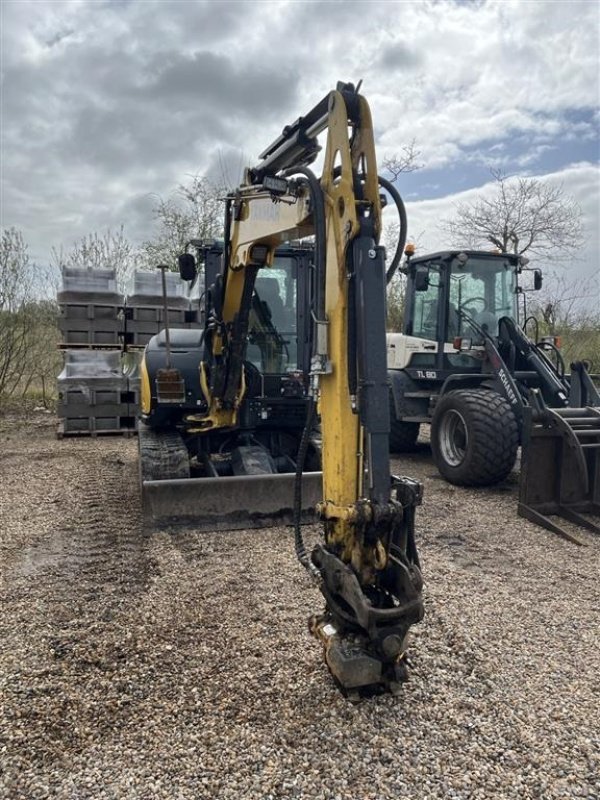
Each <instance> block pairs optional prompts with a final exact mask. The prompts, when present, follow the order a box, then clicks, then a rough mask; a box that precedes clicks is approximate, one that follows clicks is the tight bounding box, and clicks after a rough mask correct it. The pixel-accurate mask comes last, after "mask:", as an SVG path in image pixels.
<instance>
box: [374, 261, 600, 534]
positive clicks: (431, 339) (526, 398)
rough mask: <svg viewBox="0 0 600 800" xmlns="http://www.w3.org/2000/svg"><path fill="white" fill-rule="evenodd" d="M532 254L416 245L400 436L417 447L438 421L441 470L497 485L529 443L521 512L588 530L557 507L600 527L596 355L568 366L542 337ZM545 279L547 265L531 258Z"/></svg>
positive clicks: (399, 346) (397, 388) (392, 348)
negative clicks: (420, 251) (428, 249)
mask: <svg viewBox="0 0 600 800" xmlns="http://www.w3.org/2000/svg"><path fill="white" fill-rule="evenodd" d="M527 263H528V262H527V259H526V258H524V257H523V256H518V255H513V254H510V253H499V252H480V251H471V250H449V251H444V252H438V253H434V254H431V255H423V256H419V257H418V258H417V257H414V256H413V254H412V251H410V250H409V252H408V254H407V260H406V263H405V266H404V268H403V270H404V272H405V273H406V276H407V286H406V309H405V319H404V331H403V333H400V334H393V333H391V334H388V367H389V369H390V378H391V398H392V403H391V406H392V410H391V413H392V422H391V438H390V441H391V446H392V449H393V450H394V451H396V452H403V451H406V450H409V449H411V448H412V447H413V446H414V444H415V442H416V439H417V436H418V432H419V426H420V424H422V423H428V424H430V426H431V449H432V452H433V457H434V460H435V463H436V465H437V467H438V469H439V471H440V473H441V474H442V476H443V477H444V478H445V479H446V480H448V481H449V482H450V483H454V484H457V485H462V486H488V485H490V484H494V483H497V482H498V481H501V480H503V479H504V478H506V477H507V475H508V474H509V473H510V471H511V470H512V468H513V466H514V464H515V460H516V457H517V450H518V447H519V445H523V456H522V467H521V483H520V500H519V513H520V514H521V515H522V516H525V517H527V518H528V519H530V520H532V521H534V522H536V523H538V524H540V525H543V526H544V527H546V528H548V529H549V530H552V531H554V532H556V533H558V534H560V535H562V536H565V537H566V538H570V539H572V540H573V541H578V542H579V541H580V540H579V538H578V537H576V536H574V535H573V534H571V533H569V532H568V531H567V530H566V529H565V528H564V527H563V526H561V525H560V524H559V523H558V522H557V521H555V520H553V519H552V518H551V517H553V516H555V515H558V516H563V517H565V518H567V519H569V520H570V521H571V522H575V523H576V524H578V525H582V526H583V527H586V528H588V529H589V530H592V531H594V532H596V533H600V528H599V527H598V526H597V525H596V524H595V523H594V522H593V520H590V519H588V518H586V517H584V516H582V514H583V513H585V512H591V513H592V514H598V513H599V512H600V395H599V394H598V390H597V389H596V387H595V385H594V384H593V382H592V381H591V379H590V376H589V374H588V372H587V369H586V365H585V364H584V363H581V362H577V363H574V364H572V365H571V372H570V374H567V372H566V369H565V364H564V361H563V359H562V357H561V354H560V350H559V349H558V348H557V346H556V345H557V343H556V342H555V341H554V339H553V337H547V338H542V339H541V340H540V341H533V340H532V339H531V338H529V336H528V335H527V334H526V333H525V330H524V329H523V328H522V327H521V326H520V325H519V323H518V320H519V319H522V320H524V327H527V326H528V325H529V327H533V329H534V331H535V338H536V340H537V339H539V336H538V335H537V324H536V323H535V320H534V319H533V318H532V317H529V318H527V313H526V295H525V292H524V290H523V278H524V275H525V274H526V273H527V272H528V271H530V270H529V268H528V267H527V266H526V265H527ZM531 271H532V272H533V276H534V289H539V288H541V285H542V274H541V271H540V270H538V269H536V270H531Z"/></svg>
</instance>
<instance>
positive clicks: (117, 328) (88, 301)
mask: <svg viewBox="0 0 600 800" xmlns="http://www.w3.org/2000/svg"><path fill="white" fill-rule="evenodd" d="M57 300H58V305H59V309H60V323H59V326H60V330H61V333H62V346H63V347H120V345H121V337H122V335H123V295H122V294H119V292H117V288H116V274H115V270H111V269H74V268H65V269H63V285H62V290H61V291H60V292H59V293H58V297H57Z"/></svg>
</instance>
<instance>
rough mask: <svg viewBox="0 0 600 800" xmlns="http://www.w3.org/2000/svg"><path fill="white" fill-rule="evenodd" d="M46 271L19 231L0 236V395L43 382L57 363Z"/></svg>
mask: <svg viewBox="0 0 600 800" xmlns="http://www.w3.org/2000/svg"><path fill="white" fill-rule="evenodd" d="M47 280H48V271H47V269H45V268H43V267H40V266H39V265H37V264H35V263H34V262H33V261H32V260H31V258H30V256H29V251H28V248H27V244H26V242H25V240H24V238H23V234H22V233H21V231H19V230H17V229H16V228H7V229H5V230H3V232H2V238H1V240H0V400H1V399H2V397H11V396H13V395H14V394H15V393H17V392H19V393H20V394H21V395H23V396H24V395H25V393H26V392H27V391H28V390H29V388H30V387H31V386H32V384H36V387H37V385H38V384H39V383H40V380H41V386H42V397H43V400H44V403H45V402H46V399H47V398H46V383H47V381H48V379H49V377H50V371H53V372H54V375H55V374H56V372H55V370H56V367H57V364H58V360H59V359H58V356H57V352H56V343H57V341H58V327H57V319H58V309H57V306H56V303H55V302H54V301H53V300H47V299H44V298H45V296H46V295H47V292H48V285H47Z"/></svg>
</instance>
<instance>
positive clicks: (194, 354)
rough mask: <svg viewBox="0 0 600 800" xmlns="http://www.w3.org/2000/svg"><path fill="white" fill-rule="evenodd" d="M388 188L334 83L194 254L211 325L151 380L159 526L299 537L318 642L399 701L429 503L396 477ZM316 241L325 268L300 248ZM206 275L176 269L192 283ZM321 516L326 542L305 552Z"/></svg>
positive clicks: (151, 464)
mask: <svg viewBox="0 0 600 800" xmlns="http://www.w3.org/2000/svg"><path fill="white" fill-rule="evenodd" d="M321 134H324V135H325V136H324V138H325V151H324V154H323V167H322V171H321V174H320V176H317V174H315V172H313V170H312V169H311V168H310V165H311V164H312V162H313V161H314V160H315V158H316V157H317V155H318V153H319V151H320V147H321V146H320V144H319V141H318V137H319V136H320V135H321ZM386 184H387V182H386V181H385V179H381V178H379V177H378V174H377V165H376V157H375V147H374V137H373V125H372V121H371V114H370V110H369V106H368V104H367V101H366V100H365V98H364V97H363V96H362V95H361V94H360V93H359V92H358V90H357V89H355V88H354V86H352V85H351V84H338V86H337V88H336V89H335V90H334V91H331V92H330V93H329V94H328V95H327V96H326V97H325V98H323V100H321V102H319V103H318V104H317V105H316V106H315V107H314V108H312V109H311V110H310V111H309V112H308V113H307V114H305V115H304V116H302V117H300V118H299V119H297V120H296V121H295V122H293V123H292V124H291V125H288V126H286V127H285V128H284V129H283V132H282V134H281V135H280V136H279V137H278V138H277V139H276V140H275V141H274V142H273V143H272V144H271V145H270V146H269V147H267V148H266V149H265V150H264V152H263V153H262V154H261V156H260V160H259V162H258V163H257V164H256V165H255V166H253V167H249V168H247V169H246V171H245V176H244V180H243V182H242V183H241V185H240V186H239V187H237V189H236V190H235V191H233V192H231V193H230V194H229V195H228V196H227V198H226V200H225V225H224V241H223V243H222V245H219V246H218V247H217V246H212V245H206V246H205V245H204V244H203V243H190V246H191V247H195V248H196V255H197V256H199V257H200V260H201V261H203V264H204V268H205V273H206V286H207V289H206V294H205V301H204V311H205V313H204V319H203V323H202V326H201V328H200V329H198V330H192V331H176V330H172V331H170V330H169V328H168V324H167V325H166V327H165V330H164V331H163V332H162V333H161V334H159V335H158V336H157V337H155V339H153V340H152V341H151V342H150V343H149V344H148V346H147V348H146V351H145V354H144V358H143V361H142V364H141V408H142V420H141V424H140V429H139V433H140V436H139V446H140V473H141V482H142V497H143V503H144V507H145V509H146V511H147V514H148V515H149V517H150V518H152V519H153V520H154V522H156V523H158V522H163V523H166V524H167V525H171V524H174V523H177V522H185V523H187V524H188V525H191V526H192V527H194V528H195V529H196V530H201V529H210V530H216V529H229V528H236V527H243V528H249V527H261V526H264V525H272V524H274V523H278V522H279V523H280V522H282V521H283V522H289V521H293V523H294V542H295V549H296V555H297V557H298V559H299V561H300V563H301V564H302V565H303V566H304V567H305V568H306V569H307V571H308V573H309V574H310V576H311V578H312V579H313V580H314V581H315V583H316V585H317V586H318V587H319V589H320V591H321V593H322V595H323V597H324V600H325V608H324V611H323V612H322V613H320V614H316V615H314V616H313V617H312V618H311V620H310V623H309V625H310V629H311V631H312V633H313V634H314V635H315V636H316V637H317V638H319V639H320V640H321V641H322V643H323V648H324V654H325V659H326V662H327V665H328V667H329V669H330V671H331V673H332V675H333V676H334V678H335V680H336V681H337V683H338V684H339V685H340V687H341V688H342V689H343V690H344V691H345V692H346V693H348V694H351V695H353V694H357V693H362V692H364V691H369V692H370V691H383V690H389V691H391V692H394V693H395V692H397V691H398V690H399V687H400V684H401V682H402V681H403V680H405V679H406V676H407V667H406V663H407V662H406V651H407V641H408V639H407V637H408V631H409V628H410V627H411V625H413V624H414V623H416V622H418V621H420V620H421V618H422V616H423V600H422V577H421V571H420V566H419V557H418V553H417V547H416V542H415V529H414V528H415V509H416V507H417V506H418V505H419V503H420V501H421V493H422V492H421V486H420V484H419V483H417V482H416V481H413V480H411V479H410V478H406V477H398V476H394V475H392V474H391V472H390V457H389V432H390V413H389V412H390V409H389V384H388V375H387V368H386V338H385V336H386V334H385V318H386V305H385V304H386V292H385V287H386V269H385V254H384V249H383V247H381V246H380V245H379V238H380V234H381V209H382V197H381V195H380V186H383V187H384V188H385V187H386ZM390 194H391V196H392V199H394V201H395V202H396V205H397V207H398V209H399V212H401V220H402V225H403V228H402V229H403V231H404V233H405V227H406V226H405V219H404V212H403V206H402V204H401V202H400V201H399V197H398V195H397V193H396V192H395V190H394V189H393V188H392V190H391V192H390ZM307 237H310V239H311V242H312V251H311V250H307V249H306V248H304V249H303V248H302V247H301V246H300V247H293V246H292V244H291V243H292V242H294V241H298V240H300V241H303V240H306V238H307ZM282 246H285V249H282ZM399 252H400V249H398V250H397V253H396V256H395V258H394V260H395V261H397V257H398V253H399ZM400 254H401V253H400ZM197 267H198V263H197V259H196V257H195V256H194V254H193V253H191V252H186V253H183V254H182V255H181V256H180V258H179V269H180V274H181V277H182V278H183V279H185V280H191V281H193V280H194V279H195V276H196V274H197ZM318 420H320V432H319V433H318V436H317V435H316V434H315V431H316V430H318V429H316V424H317V421H318ZM311 470H312V471H311ZM316 470H319V471H316ZM311 510H312V519H314V520H318V521H320V522H321V523H322V537H321V539H320V540H319V542H318V543H317V544H316V545H315V547H314V548H313V549H312V550H311V551H310V552H309V551H308V550H307V548H306V546H305V543H304V539H303V533H302V527H301V523H302V521H303V518H302V517H303V514H306V513H307V512H308V514H309V518H310V517H311Z"/></svg>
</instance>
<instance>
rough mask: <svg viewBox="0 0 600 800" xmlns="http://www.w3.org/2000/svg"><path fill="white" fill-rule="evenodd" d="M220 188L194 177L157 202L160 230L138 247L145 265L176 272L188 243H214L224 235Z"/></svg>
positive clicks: (204, 179)
mask: <svg viewBox="0 0 600 800" xmlns="http://www.w3.org/2000/svg"><path fill="white" fill-rule="evenodd" d="M224 194H225V190H224V189H223V187H221V186H218V185H217V184H215V183H213V182H212V181H211V180H210V179H208V178H206V177H204V176H201V175H195V176H193V177H192V178H191V181H190V182H189V183H188V184H180V185H179V186H178V187H177V189H176V190H175V192H174V193H173V195H172V196H171V197H169V199H167V200H163V199H162V198H159V199H158V204H157V206H156V207H155V209H154V216H155V219H156V220H157V222H158V223H159V230H158V232H157V234H156V236H155V237H154V238H153V239H150V240H148V241H146V242H144V243H143V244H142V246H141V258H142V261H143V262H144V265H145V266H146V267H148V268H154V267H156V266H157V264H167V265H169V266H171V267H172V268H173V269H175V266H176V264H177V256H178V255H179V254H180V253H182V252H183V251H184V249H185V246H186V244H187V243H188V242H189V241H190V240H191V239H214V238H218V237H220V236H222V233H223V211H224V207H223V203H222V198H223V196H224Z"/></svg>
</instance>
